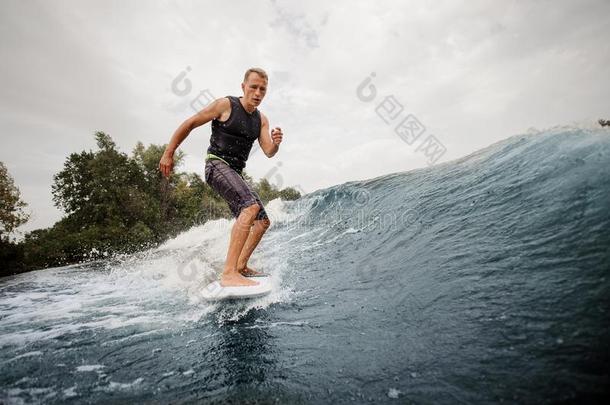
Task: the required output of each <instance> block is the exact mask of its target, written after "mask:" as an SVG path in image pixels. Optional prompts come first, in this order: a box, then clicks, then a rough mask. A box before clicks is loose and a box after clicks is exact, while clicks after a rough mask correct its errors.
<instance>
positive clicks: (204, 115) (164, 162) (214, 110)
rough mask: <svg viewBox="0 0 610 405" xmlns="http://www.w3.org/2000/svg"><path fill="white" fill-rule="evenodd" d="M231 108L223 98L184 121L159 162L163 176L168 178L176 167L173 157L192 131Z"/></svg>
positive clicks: (227, 100)
mask: <svg viewBox="0 0 610 405" xmlns="http://www.w3.org/2000/svg"><path fill="white" fill-rule="evenodd" d="M230 108H231V103H230V101H229V99H228V98H226V97H223V98H219V99H216V100H214V101H213V102H211V103H210V104H208V105H207V106H205V107H204V108H203V109H202V110H201V111H199V112H198V113H197V114H195V115H193V116H192V117H190V118H188V119H187V120H186V121H184V122H183V123H182V124H180V126H179V127H178V129H176V131H175V132H174V135H172V138H171V139H170V141H169V144H168V145H167V147H166V148H165V152H164V153H163V156H162V157H161V161H160V162H159V170H161V173H162V174H163V176H165V177H168V176H169V173H170V172H171V171H172V167H173V165H174V162H173V156H174V152H175V151H176V149H178V146H179V145H180V144H181V143H182V141H184V140H185V139H186V137H187V136H188V135H189V134H190V133H191V131H192V130H193V129H195V128H197V127H199V126H201V125H204V124H206V123H208V122H210V121H212V120H213V119H215V118H218V117H220V116H221V115H222V113H223V112H224V111H226V110H228V109H230Z"/></svg>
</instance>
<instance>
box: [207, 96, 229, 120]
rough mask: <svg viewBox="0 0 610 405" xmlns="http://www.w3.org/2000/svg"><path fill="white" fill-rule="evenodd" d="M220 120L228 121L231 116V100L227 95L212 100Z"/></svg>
mask: <svg viewBox="0 0 610 405" xmlns="http://www.w3.org/2000/svg"><path fill="white" fill-rule="evenodd" d="M212 104H213V105H214V110H215V112H216V114H217V115H216V118H217V119H218V120H219V121H226V120H228V119H229V117H230V116H231V101H229V99H228V98H227V97H221V98H217V99H216V100H214V101H213V102H212Z"/></svg>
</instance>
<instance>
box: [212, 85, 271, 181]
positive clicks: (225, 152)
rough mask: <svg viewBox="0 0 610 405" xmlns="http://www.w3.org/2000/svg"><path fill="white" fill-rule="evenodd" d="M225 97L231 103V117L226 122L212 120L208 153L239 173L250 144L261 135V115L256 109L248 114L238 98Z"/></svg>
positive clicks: (244, 164) (244, 162)
mask: <svg viewBox="0 0 610 405" xmlns="http://www.w3.org/2000/svg"><path fill="white" fill-rule="evenodd" d="M226 97H227V98H228V99H229V101H230V102H231V115H230V116H229V119H227V120H226V121H222V122H221V121H218V120H217V119H214V120H212V136H211V137H210V147H209V148H208V153H211V154H214V155H216V156H218V157H220V158H222V159H224V160H225V161H226V162H227V163H228V164H229V166H231V167H232V168H233V169H234V170H236V171H237V172H239V173H241V171H242V170H243V169H244V168H245V167H246V160H248V156H249V155H250V150H251V149H252V144H253V143H254V141H255V140H256V139H258V136H259V135H260V133H261V115H260V112H259V111H258V109H255V110H254V111H253V112H252V113H251V114H250V113H248V112H247V111H246V109H245V108H244V106H243V105H242V104H241V101H239V97H235V96H226Z"/></svg>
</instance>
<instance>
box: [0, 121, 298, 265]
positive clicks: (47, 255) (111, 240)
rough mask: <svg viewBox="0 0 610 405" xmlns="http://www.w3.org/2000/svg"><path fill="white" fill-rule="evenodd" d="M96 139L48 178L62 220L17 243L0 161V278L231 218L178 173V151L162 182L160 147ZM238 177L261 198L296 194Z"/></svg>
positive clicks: (202, 186) (11, 192)
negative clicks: (128, 146)
mask: <svg viewBox="0 0 610 405" xmlns="http://www.w3.org/2000/svg"><path fill="white" fill-rule="evenodd" d="M95 140H96V143H97V147H98V149H97V150H95V151H92V150H89V151H82V152H80V153H72V154H70V155H69V156H68V158H67V159H66V161H65V162H64V165H63V169H62V170H61V171H60V172H59V173H57V174H55V176H54V177H53V184H52V189H51V191H52V195H53V203H54V204H55V206H57V207H58V208H60V209H62V210H63V212H64V213H65V215H64V217H63V218H62V219H61V220H60V221H58V222H57V223H55V224H54V225H53V226H52V227H49V228H46V229H37V230H34V231H32V232H29V233H27V234H25V236H24V238H23V240H22V241H20V242H18V243H14V242H11V240H10V238H9V237H10V235H11V234H12V233H13V232H14V230H15V229H16V228H17V227H18V226H20V225H22V224H24V223H25V222H26V221H27V220H28V219H29V215H28V213H27V212H26V210H25V208H26V203H25V202H24V201H22V200H21V196H20V193H19V189H18V188H17V187H16V186H15V184H14V181H13V179H12V177H11V176H10V174H9V173H8V171H7V169H6V167H5V166H4V164H3V163H2V162H0V276H7V275H10V274H16V273H21V272H25V271H30V270H34V269H41V268H46V267H55V266H62V265H68V264H73V263H78V262H82V261H85V260H94V259H99V258H103V257H106V256H109V255H114V254H117V253H119V254H121V253H133V252H135V251H138V250H142V249H146V248H150V247H154V246H156V245H158V244H160V243H162V242H163V241H165V240H167V239H169V238H172V237H175V236H176V235H177V234H179V233H180V232H182V231H184V230H186V229H188V228H190V227H192V226H193V225H198V224H203V223H205V222H206V221H208V220H212V219H219V218H231V217H232V216H231V212H230V210H229V208H228V206H227V204H226V202H225V201H224V200H223V199H222V198H221V197H220V196H219V195H217V194H216V193H215V192H214V191H213V190H212V189H211V188H210V187H209V186H208V185H207V184H206V183H205V182H204V181H203V180H202V178H201V177H200V176H199V175H198V174H196V173H187V172H179V171H177V170H176V168H178V167H179V166H180V164H181V163H182V161H183V159H184V154H183V153H182V152H180V151H178V152H177V153H176V154H175V155H174V168H175V169H174V171H173V172H172V173H171V175H170V176H169V178H167V179H166V178H163V177H162V176H161V173H160V172H159V170H158V165H159V160H160V159H161V156H162V155H163V152H164V150H165V145H154V144H150V145H149V146H147V147H145V146H144V145H143V144H142V143H141V142H138V143H137V144H136V146H135V147H134V149H133V151H132V153H131V155H127V154H125V153H123V152H121V151H119V150H118V149H117V146H116V144H115V142H114V141H113V140H112V138H111V137H110V136H109V135H108V134H106V133H104V132H96V133H95ZM243 175H244V178H245V180H246V182H247V183H248V184H249V185H250V186H252V187H253V189H254V190H255V191H256V192H257V193H258V194H259V196H260V198H261V200H262V201H263V203H266V202H268V201H270V200H273V199H275V198H278V197H279V198H282V199H283V200H295V199H298V198H299V197H300V196H301V195H300V193H299V192H298V191H297V190H295V189H294V188H291V187H287V188H284V189H281V190H279V189H278V188H277V187H275V186H274V185H272V184H270V183H269V182H268V181H267V179H264V178H263V179H260V180H259V181H258V182H254V181H253V179H252V178H251V177H250V176H248V174H247V173H245V172H244V173H243Z"/></svg>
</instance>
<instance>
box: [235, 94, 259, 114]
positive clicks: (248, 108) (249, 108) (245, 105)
mask: <svg viewBox="0 0 610 405" xmlns="http://www.w3.org/2000/svg"><path fill="white" fill-rule="evenodd" d="M243 100H244V97H243V96H242V97H240V98H239V102H240V103H241V105H243V106H244V110H246V111H247V112H248V113H249V114H252V113H253V112H254V110H256V107H254V106H252V107H250V106H249V105H248V104H244V101H243Z"/></svg>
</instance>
